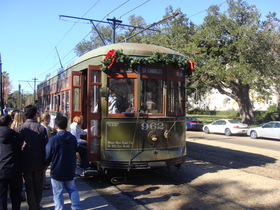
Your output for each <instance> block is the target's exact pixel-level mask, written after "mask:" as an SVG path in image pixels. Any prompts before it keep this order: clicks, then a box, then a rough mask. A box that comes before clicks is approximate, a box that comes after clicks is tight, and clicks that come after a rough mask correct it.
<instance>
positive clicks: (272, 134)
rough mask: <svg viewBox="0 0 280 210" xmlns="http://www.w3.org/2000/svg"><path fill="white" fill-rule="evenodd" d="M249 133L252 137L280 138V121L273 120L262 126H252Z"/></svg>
mask: <svg viewBox="0 0 280 210" xmlns="http://www.w3.org/2000/svg"><path fill="white" fill-rule="evenodd" d="M247 135H248V136H251V138H252V139H257V138H259V137H263V138H272V139H280V121H271V122H268V123H265V124H264V125H263V126H261V127H255V128H250V129H249V130H248V131H247Z"/></svg>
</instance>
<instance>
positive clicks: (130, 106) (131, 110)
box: [125, 98, 135, 113]
mask: <svg viewBox="0 0 280 210" xmlns="http://www.w3.org/2000/svg"><path fill="white" fill-rule="evenodd" d="M134 111H135V108H134V98H133V99H131V101H130V105H129V107H128V108H127V109H126V110H125V112H129V113H134Z"/></svg>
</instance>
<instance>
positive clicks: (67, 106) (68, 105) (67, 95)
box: [65, 90, 70, 112]
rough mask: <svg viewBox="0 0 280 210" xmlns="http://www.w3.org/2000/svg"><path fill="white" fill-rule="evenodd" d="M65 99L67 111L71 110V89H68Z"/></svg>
mask: <svg viewBox="0 0 280 210" xmlns="http://www.w3.org/2000/svg"><path fill="white" fill-rule="evenodd" d="M65 100H66V111H67V112H69V111H70V104H69V101H70V92H69V90H68V91H66V96H65Z"/></svg>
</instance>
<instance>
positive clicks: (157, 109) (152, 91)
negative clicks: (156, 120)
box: [140, 79, 163, 114]
mask: <svg viewBox="0 0 280 210" xmlns="http://www.w3.org/2000/svg"><path fill="white" fill-rule="evenodd" d="M140 98H141V107H140V109H141V110H142V111H144V112H147V113H151V114H159V113H163V80H158V79H143V80H142V85H141V96H140Z"/></svg>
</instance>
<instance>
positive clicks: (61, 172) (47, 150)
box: [0, 105, 89, 210]
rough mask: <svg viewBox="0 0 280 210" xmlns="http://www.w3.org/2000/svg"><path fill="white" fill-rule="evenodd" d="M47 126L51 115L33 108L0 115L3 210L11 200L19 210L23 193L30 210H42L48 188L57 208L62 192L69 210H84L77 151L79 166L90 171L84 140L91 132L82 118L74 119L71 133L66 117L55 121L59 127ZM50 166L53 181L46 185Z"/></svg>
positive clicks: (0, 207) (60, 206)
mask: <svg viewBox="0 0 280 210" xmlns="http://www.w3.org/2000/svg"><path fill="white" fill-rule="evenodd" d="M38 119H40V120H38ZM49 123H50V115H49V114H47V113H43V114H42V115H41V116H39V112H38V109H37V107H36V106H34V105H28V106H26V107H25V109H24V111H20V110H13V111H12V112H9V113H3V115H1V116H0V150H1V153H0V210H7V206H8V205H7V203H8V196H9V197H10V200H11V205H12V209H13V210H20V206H21V202H22V200H24V199H25V196H23V194H24V195H26V201H27V204H28V206H29V209H30V210H39V209H41V208H42V207H41V206H40V203H41V200H42V196H43V190H44V189H45V190H48V189H50V188H52V192H53V200H54V204H55V209H57V210H58V209H63V205H64V200H63V190H64V189H65V190H66V191H67V192H68V194H69V197H70V200H71V204H72V206H71V208H72V209H77V210H79V209H81V206H80V198H79V194H78V191H77V189H76V186H75V181H74V177H75V174H76V169H77V164H76V161H77V158H76V153H77V152H78V153H79V154H80V159H81V163H80V168H83V169H89V162H88V159H87V148H86V146H85V143H86V141H85V140H83V139H81V138H80V135H84V134H86V133H87V130H83V129H82V128H81V125H82V123H83V117H82V116H75V117H74V119H73V122H72V123H71V125H70V131H67V130H66V129H67V125H68V119H67V118H66V117H64V116H58V117H56V118H55V120H54V125H55V128H51V127H50V126H49ZM66 163H67V164H66ZM48 167H50V180H51V183H47V182H46V170H47V168H48ZM23 192H24V193H23Z"/></svg>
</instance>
